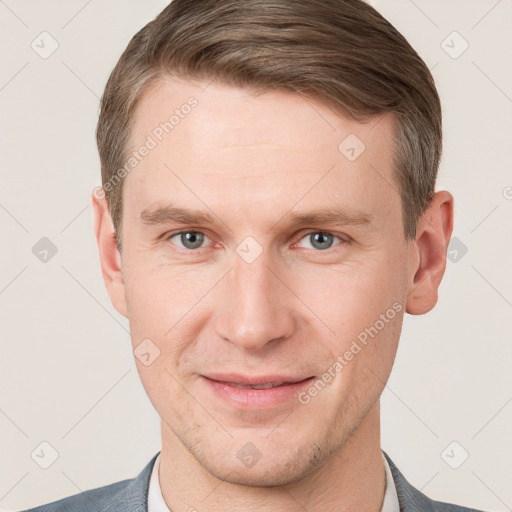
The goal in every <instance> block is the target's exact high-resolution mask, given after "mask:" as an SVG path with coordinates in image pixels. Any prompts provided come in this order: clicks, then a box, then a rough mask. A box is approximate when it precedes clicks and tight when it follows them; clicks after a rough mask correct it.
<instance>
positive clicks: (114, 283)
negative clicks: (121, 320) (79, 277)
mask: <svg viewBox="0 0 512 512" xmlns="http://www.w3.org/2000/svg"><path fill="white" fill-rule="evenodd" d="M91 199H92V208H93V213H94V234H95V237H96V241H97V243H98V250H99V255H100V264H101V272H102V274H103V280H104V282H105V286H106V288H107V291H108V294H109V296H110V300H111V301H112V304H113V306H114V307H115V308H116V310H117V311H118V312H119V313H121V314H122V315H123V316H125V317H128V312H127V307H126V294H125V287H124V282H123V276H122V271H121V270H122V266H121V264H122V260H121V255H120V253H119V249H118V247H117V243H116V238H115V230H114V225H113V222H112V218H111V216H110V212H109V208H108V203H107V200H106V199H105V197H103V198H101V199H98V197H96V195H95V193H94V192H93V194H92V196H91Z"/></svg>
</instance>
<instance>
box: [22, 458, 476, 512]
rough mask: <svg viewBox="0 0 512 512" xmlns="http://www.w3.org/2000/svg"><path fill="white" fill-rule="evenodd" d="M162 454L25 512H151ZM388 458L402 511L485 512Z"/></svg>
mask: <svg viewBox="0 0 512 512" xmlns="http://www.w3.org/2000/svg"><path fill="white" fill-rule="evenodd" d="M158 453H160V452H158ZM158 453H157V454H156V455H155V456H154V457H153V458H152V459H151V460H150V461H149V463H148V464H147V466H146V467H145V468H144V469H143V470H142V471H141V473H140V474H139V475H138V476H137V477H136V478H133V479H130V480H122V481H121V482H116V483H114V484H110V485H105V486H103V487H98V488H96V489H91V490H89V491H84V492H82V493H80V494H75V495H73V496H69V497H67V498H63V499H61V500H58V501H54V502H53V503H48V504H47V505H42V506H40V507H36V508H31V509H30V510H27V511H25V512H148V489H149V479H150V477H151V470H152V469H153V464H154V463H155V460H156V458H157V456H158ZM384 455H385V457H386V459H387V461H388V462H389V467H390V468H391V473H392V475H393V479H394V481H395V485H396V490H397V494H398V501H399V503H400V512H482V511H478V510H476V509H474V508H466V507H460V506H458V505H451V504H450V503H441V502H439V501H433V500H431V499H430V498H427V496H425V495H424V494H422V493H421V492H420V491H418V490H417V489H415V488H414V487H413V486H412V485H411V484H409V483H408V482H407V480H406V479H405V478H404V477H403V475H402V473H400V471H398V469H397V467H396V466H395V465H394V464H393V462H392V461H391V459H390V458H389V456H388V455H387V454H386V453H385V452H384Z"/></svg>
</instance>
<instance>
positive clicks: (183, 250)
mask: <svg viewBox="0 0 512 512" xmlns="http://www.w3.org/2000/svg"><path fill="white" fill-rule="evenodd" d="M183 233H199V234H201V235H205V236H206V237H207V238H210V237H208V235H207V234H206V233H203V232H202V231H198V230H194V229H186V230H182V231H176V232H173V233H168V234H167V235H165V240H167V241H170V240H171V238H173V237H175V236H177V235H181V234H183ZM313 233H324V234H327V235H332V236H333V237H334V238H338V239H339V240H340V243H339V244H337V245H334V246H333V247H330V248H329V249H324V250H320V249H307V250H311V251H314V252H317V253H327V252H329V251H331V250H333V249H334V248H335V247H337V246H339V245H344V244H346V243H348V242H349V239H348V237H347V235H344V236H341V235H336V234H335V233H332V232H330V231H322V230H318V229H315V230H310V231H308V232H306V233H303V234H301V237H300V238H299V240H298V241H299V242H300V241H301V240H303V239H304V238H306V237H307V236H309V235H312V234H313ZM171 243H172V242H171ZM172 245H174V246H175V247H177V249H178V252H180V253H183V254H189V253H191V252H200V251H201V250H202V249H206V248H207V247H199V248H198V249H187V248H186V247H179V246H177V245H175V244H172Z"/></svg>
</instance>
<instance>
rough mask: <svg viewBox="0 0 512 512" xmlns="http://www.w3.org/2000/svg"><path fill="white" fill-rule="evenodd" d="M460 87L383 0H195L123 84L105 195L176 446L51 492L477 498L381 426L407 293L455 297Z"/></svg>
mask: <svg viewBox="0 0 512 512" xmlns="http://www.w3.org/2000/svg"><path fill="white" fill-rule="evenodd" d="M441 139H442V135H441V109H440V102H439V98H438V94H437V92H436V89H435V86H434V82H433V79H432V76H431V74H430V72H429V70H428V68H427V67H426V66H425V64H424V63H423V61H422V60H421V59H420V58H419V56H418V55H417V54H416V52H415V51H414V50H413V49H412V48H411V47H410V45H409V44H408V43H407V42H406V41H405V39H404V38H403V37H402V36H401V35H400V34H399V33H398V32H397V31H396V30H395V29H394V28H393V27H392V26H391V25H390V24H389V23H388V22H387V21H386V20H385V19H383V18H382V16H381V15H379V13H378V12H376V11H375V10H374V9H373V8H372V7H370V6H368V5H367V4H365V3H364V2H362V1H360V0H294V1H293V2H291V1H286V0H244V1H240V0H215V1H213V0H201V1H194V0H174V1H173V2H172V3H171V4H170V5H169V6H168V7H167V8H165V9H164V10H163V11H162V13H161V14H160V15H159V16H158V17H157V18H156V19H155V20H154V21H152V22H151V23H149V24H147V25H146V26H145V27H144V28H143V29H142V30H141V31H140V32H138V33H137V34H136V35H135V36H134V38H133V39H132V41H131V42H130V44H129V45H128V47H127V49H126V50H125V52H124V53H123V55H122V56H121V58H120V60H119V62H118V63H117V65H116V67H115V69H114V71H113V72H112V75H111V76H110V79H109V81H108V83H107V86H106V89H105V92H104V95H103V98H102V103H101V112H100V117H99V122H98V128H97V140H98V148H99V153H100V159H101V165H102V185H103V186H102V188H101V189H100V190H96V191H95V193H94V194H93V196H92V201H93V207H94V211H95V234H96V238H97V241H98V247H99V253H100V260H101V266H102V272H103V277H104V280H105V283H106V287H107V290H108V292H109V295H110V297H111V300H112V303H113V305H114V306H115V308H116V309H117V310H118V311H119V312H120V313H121V314H122V315H124V316H126V317H127V318H128V319H129V321H130V331H131V338H132V345H133V349H134V353H135V355H136V363H137V368H138V371H139V374H140V377H141V380H142V383H143V385H144V388H145V390H146V392H147V393H148V396H149V398H150V399H151V401H152V403H153V405H154V406H155V408H156V410H157V411H158V413H159V415H160V417H161V429H162V430H161V436H162V450H161V452H159V453H158V454H156V455H155V456H154V457H153V458H152V459H151V461H150V462H149V463H148V465H147V466H146V467H145V468H144V469H143V471H142V472H141V473H140V474H139V476H138V477H137V478H135V479H134V480H125V481H122V482H117V483H114V484H111V485H107V486H104V487H101V488H98V489H95V490H91V491H86V492H84V493H81V494H78V495H75V496H72V497H69V498H65V499H63V500H60V501H57V502H54V503H53V504H48V505H45V506H42V507H39V508H36V509H32V510H34V511H35V510H37V511H41V512H47V511H48V512H49V511H53V510H55V511H57V510H63V511H64V510H65V511H85V510H99V511H114V510H123V511H128V512H130V511H133V512H135V511H149V512H168V511H172V512H178V511H195V510H198V511H200V512H203V511H205V512H207V511H213V510H215V511H221V510H222V511H229V510H247V511H256V510H258V511H267V510H272V511H281V510H283V511H295V510H297V511H298V510H307V511H308V512H315V511H319V510H321V511H323V512H325V511H371V512H373V511H375V512H378V511H382V512H392V511H393V512H395V511H417V510H422V511H423V510H424V511H427V510H429V511H463V510H469V509H466V508H463V507H459V506H456V505H450V504H446V503H440V502H436V501H433V500H431V499H430V498H428V497H427V496H425V495H424V494H422V493H421V492H419V491H418V490H416V489H414V488H413V487H412V486H411V485H410V484H409V483H408V482H407V481H406V480H405V478H404V477H403V476H402V474H401V473H400V472H399V470H398V469H397V467H396V466H395V465H394V464H393V462H392V460H391V459H390V458H389V456H388V455H387V454H385V453H384V452H382V450H381V447H380V410H379V397H380V394H381V392H382V390H383V388H384V386H385V383H386V381H387V380H388V377H389V374H390V372H391V368H392V365H393V361H394V358H395V354H396V350H397V346H398V341H399V337H400V332H401V326H402V320H403V316H404V313H406V312H407V313H409V314H413V315H419V314H424V313H427V312H428V311H430V310H431V309H432V308H433V307H434V306H435V304H436V301H437V291H438V287H439V284H440V282H441V279H442V276H443V273H444V270H445V265H446V248H447V244H448V242H449V240H450V236H451V233H452V227H453V198H452V196H451V195H450V194H449V193H448V192H446V191H437V192H435V182H436V176H437V169H438V165H439V159H440V155H441Z"/></svg>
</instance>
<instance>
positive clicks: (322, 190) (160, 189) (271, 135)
mask: <svg viewBox="0 0 512 512" xmlns="http://www.w3.org/2000/svg"><path fill="white" fill-rule="evenodd" d="M393 132H394V121H393V119H392V117H391V116H390V115H382V116H380V117H373V118H371V119H370V120H368V121H367V122H364V123H362V122H358V121H355V120H353V119H348V118H346V117H342V116H340V115H339V114H338V113H335V112H334V111H333V110H332V109H330V108H329V107H328V106H326V105H325V104H323V103H322V102H319V101H316V100H312V99H310V98H307V97H305V96H303V95H301V94H299V93H295V92H288V91H283V90H276V91H271V92H265V93H262V94H258V95H255V94H251V92H250V91H248V90H245V89H240V88H236V87H232V86H228V85H225V84H219V83H210V84H208V82H206V81H190V80H184V79H181V78H175V77H166V78H165V79H163V80H161V81H159V82H158V83H157V84H156V85H155V86H154V87H152V88H151V89H150V90H149V91H148V92H147V93H146V94H145V95H144V96H143V98H142V99H141V101H140V103H139V105H138V108H137V112H136V116H135V124H134V129H133V132H132V138H131V149H132V150H134V151H137V150H138V149H139V148H141V147H142V146H144V145H146V146H148V145H150V146H151V149H150V150H149V151H146V152H145V153H146V155H145V156H144V157H143V158H140V160H139V161H138V162H137V164H136V166H134V168H133V170H130V172H129V175H128V176H127V177H126V183H125V185H124V187H123V188H124V190H123V196H125V193H126V195H127V196H129V197H127V198H126V200H125V201H124V202H125V204H126V202H130V204H131V206H132V207H137V208H138V210H139V213H140V211H142V210H143V209H145V208H147V207H148V206H149V205H154V204H156V203H159V202H161V203H164V202H166V201H167V200H170V199H172V200H173V201H181V204H180V205H179V206H184V205H185V204H187V203H194V207H195V208H198V207H203V208H202V209H204V204H201V198H203V199H204V201H202V202H203V203H204V202H205V201H206V200H207V201H208V204H210V205H211V206H212V208H214V209H215V210H216V211H219V210H222V208H224V207H225V208H228V207H229V206H230V205H231V206H233V207H234V208H235V209H236V210H238V211H239V212H241V209H242V208H243V205H242V204H241V200H242V199H243V200H245V201H250V203H251V204H252V205H253V206H261V207H262V208H265V207H266V206H268V205H269V204H271V205H276V204H277V205H280V204H281V205H282V206H283V209H287V208H288V209H289V208H290V207H291V206H292V204H293V203H296V202H297V201H299V200H300V201H301V205H302V206H307V205H308V203H311V205H314V204H316V203H318V201H323V202H325V203H326V204H327V203H329V204H330V205H331V206H333V207H334V206H343V204H347V206H354V205H356V204H360V205H363V206H365V207H367V208H368V213H369V214H370V216H371V213H372V211H373V213H375V212H377V211H378V210H379V208H381V209H382V208H386V207H389V203H390V202H391V203H396V200H397V199H398V198H397V197H396V196H397V185H396V183H395V178H394V175H393V172H392V167H393V165H392V157H393ZM135 191H136V193H135ZM124 199H125V198H124ZM232 211H235V210H232ZM226 213H227V210H226Z"/></svg>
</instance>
